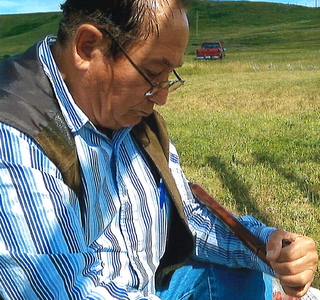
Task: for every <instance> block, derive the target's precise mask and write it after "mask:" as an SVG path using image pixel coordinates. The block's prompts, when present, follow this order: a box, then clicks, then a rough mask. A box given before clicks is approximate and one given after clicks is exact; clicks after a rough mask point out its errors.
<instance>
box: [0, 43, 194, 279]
mask: <svg viewBox="0 0 320 300" xmlns="http://www.w3.org/2000/svg"><path fill="white" fill-rule="evenodd" d="M37 49H38V44H35V45H33V46H32V47H30V48H29V49H28V50H27V51H26V52H25V53H23V54H20V55H17V56H15V57H12V58H9V59H6V60H4V61H2V62H1V63H0V121H1V122H3V123H6V124H9V125H11V126H13V127H15V128H17V129H18V130H20V131H22V132H24V133H26V134H28V135H29V136H30V137H32V138H33V139H34V140H35V141H36V142H37V143H38V144H39V145H40V146H41V147H42V149H43V150H44V152H45V154H46V155H47V156H48V157H49V158H50V159H51V160H52V161H53V162H54V163H55V165H56V166H57V168H58V169H59V170H60V171H61V173H62V176H63V180H64V182H65V184H66V185H68V186H69V187H70V188H71V189H72V190H74V191H75V193H76V194H77V195H78V198H79V201H80V207H83V205H81V203H82V200H81V199H82V193H81V191H82V184H81V176H80V164H79V161H78V158H77V150H76V146H75V142H74V139H73V136H72V134H71V132H70V130H69V128H68V126H67V124H66V122H65V120H64V118H63V116H62V114H61V111H60V108H59V105H58V103H57V100H56V98H55V95H54V92H53V89H52V86H51V83H50V82H49V80H48V78H47V76H46V75H45V74H44V71H43V69H42V66H41V63H40V62H39V60H38V53H37ZM132 134H133V136H134V138H135V139H136V141H137V142H138V144H139V145H140V147H141V149H143V150H142V151H145V154H147V156H148V158H149V162H150V164H151V168H152V169H153V171H154V174H156V176H161V177H162V178H163V180H164V183H165V184H166V187H167V189H168V191H169V193H170V196H171V199H172V202H173V203H174V205H172V207H173V209H172V215H171V219H170V229H169V234H168V239H167V245H166V252H165V254H164V256H163V258H162V259H161V262H160V266H159V268H158V270H157V274H156V275H157V284H158V285H162V284H163V283H165V282H166V279H168V278H170V276H167V275H170V274H171V273H172V271H173V270H175V269H176V268H177V267H179V266H181V265H182V264H183V263H184V262H185V261H186V260H187V259H188V258H189V257H190V255H191V253H192V251H193V248H194V240H193V237H192V235H191V232H190V230H189V227H188V225H187V221H186V217H185V214H184V211H183V205H182V200H181V196H180V193H179V191H178V189H177V186H176V184H175V181H174V178H173V177H172V175H171V172H170V170H169V167H168V159H169V138H168V133H167V129H166V124H165V121H164V120H163V119H162V117H161V116H160V115H159V114H158V113H156V112H154V113H153V114H152V115H150V116H149V117H147V118H144V119H143V120H142V121H141V122H140V123H139V124H138V125H136V126H135V127H134V128H133V129H132Z"/></svg>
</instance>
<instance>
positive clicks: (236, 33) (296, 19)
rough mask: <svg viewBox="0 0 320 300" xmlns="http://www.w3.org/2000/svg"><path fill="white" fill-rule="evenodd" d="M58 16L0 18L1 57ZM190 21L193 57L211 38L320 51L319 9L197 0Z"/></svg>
mask: <svg viewBox="0 0 320 300" xmlns="http://www.w3.org/2000/svg"><path fill="white" fill-rule="evenodd" d="M197 16H198V17H197ZM59 17H60V13H40V14H19V15H0V56H3V55H10V54H15V53H18V52H20V51H23V50H24V49H26V48H27V47H28V46H29V45H31V44H32V43H34V42H35V41H37V40H39V39H41V38H42V37H43V36H45V35H47V34H55V33H56V32H57V26H58V21H59ZM189 20H190V29H191V30H190V33H191V34H190V43H189V47H188V48H187V51H186V54H187V55H188V54H189V55H194V50H195V48H196V46H195V45H194V44H199V43H200V42H201V41H203V40H213V39H214V40H221V41H222V42H223V43H224V46H225V47H226V48H227V49H228V50H236V51H254V50H255V49H259V50H261V49H263V47H268V48H270V47H271V48H274V49H279V48H280V49H287V48H291V47H295V48H297V49H300V51H308V50H310V49H316V48H318V47H319V38H318V37H319V36H320V8H310V7H303V6H297V5H285V4H277V3H263V2H247V1H228V2H226V1H200V2H198V1H194V2H193V3H192V5H191V7H190V9H189Z"/></svg>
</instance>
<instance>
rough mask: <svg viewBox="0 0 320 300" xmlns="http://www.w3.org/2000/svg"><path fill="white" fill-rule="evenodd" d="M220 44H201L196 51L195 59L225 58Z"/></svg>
mask: <svg viewBox="0 0 320 300" xmlns="http://www.w3.org/2000/svg"><path fill="white" fill-rule="evenodd" d="M225 50H226V49H224V48H222V44H221V42H203V43H202V44H201V47H200V48H198V49H197V50H196V54H197V57H196V58H197V59H222V57H224V56H225V54H224V51H225Z"/></svg>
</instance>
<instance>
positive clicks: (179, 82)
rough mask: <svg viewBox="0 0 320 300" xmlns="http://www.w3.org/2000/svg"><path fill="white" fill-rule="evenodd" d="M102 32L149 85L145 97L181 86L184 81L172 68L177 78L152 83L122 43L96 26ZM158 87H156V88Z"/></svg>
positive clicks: (102, 28)
mask: <svg viewBox="0 0 320 300" xmlns="http://www.w3.org/2000/svg"><path fill="white" fill-rule="evenodd" d="M96 28H97V29H99V30H100V31H102V33H103V32H104V33H106V34H108V35H109V36H110V37H111V39H112V40H113V41H114V42H115V43H116V44H117V46H118V47H119V49H120V51H121V52H122V54H123V55H124V56H125V57H126V58H127V59H128V61H129V62H130V64H131V65H132V66H133V67H134V68H135V69H136V70H137V72H138V73H139V74H140V75H141V76H142V77H143V79H144V80H145V81H146V82H147V83H148V84H149V85H150V86H151V88H150V89H149V90H148V91H146V92H145V94H144V95H145V96H146V97H150V96H154V95H155V94H156V93H158V92H159V91H161V90H163V89H166V88H168V92H169V93H170V92H173V91H175V90H176V89H178V88H179V87H181V86H182V85H183V84H184V83H185V80H183V79H182V78H181V77H180V75H179V74H178V72H177V71H176V70H175V69H174V70H173V71H172V72H173V74H174V75H175V76H176V77H177V80H166V81H161V82H158V83H153V82H152V81H151V80H150V79H149V78H148V76H147V75H146V74H145V73H144V72H143V71H142V70H141V69H140V68H139V67H138V66H137V65H136V63H135V62H134V61H133V60H132V58H131V57H130V56H129V54H128V53H127V52H126V50H125V49H124V48H123V47H122V45H121V44H120V43H119V41H118V40H117V39H116V37H115V36H114V35H113V34H112V33H111V32H110V31H109V30H108V29H106V28H104V27H96ZM172 87H173V88H172ZM157 88H158V89H157Z"/></svg>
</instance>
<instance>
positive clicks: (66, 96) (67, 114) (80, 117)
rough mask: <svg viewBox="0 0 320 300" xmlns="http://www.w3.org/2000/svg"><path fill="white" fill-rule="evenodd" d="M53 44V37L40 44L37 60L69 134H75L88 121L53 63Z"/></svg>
mask: <svg viewBox="0 0 320 300" xmlns="http://www.w3.org/2000/svg"><path fill="white" fill-rule="evenodd" d="M55 42H56V37H55V36H47V37H46V38H45V39H44V40H43V41H42V42H41V43H40V45H39V50H38V53H39V59H40V61H41V63H42V66H43V70H44V72H45V74H46V75H47V77H48V78H49V80H50V82H51V84H52V87H53V90H54V93H55V95H56V98H57V100H58V104H59V106H60V109H61V111H62V114H63V116H64V118H65V120H66V122H67V124H68V126H69V128H70V130H71V132H76V131H78V130H80V128H81V127H82V126H84V125H85V124H86V123H88V122H90V121H89V118H88V117H87V116H86V115H85V113H84V112H83V111H82V110H81V108H80V107H79V106H78V105H77V104H76V103H75V101H74V99H73V97H72V95H71V94H70V92H69V90H68V88H67V86H66V84H65V82H64V80H63V78H62V76H61V73H60V71H59V69H58V66H57V65H56V63H55V60H54V58H53V56H52V52H51V49H50V46H51V45H54V43H55Z"/></svg>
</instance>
